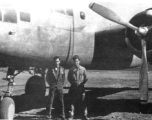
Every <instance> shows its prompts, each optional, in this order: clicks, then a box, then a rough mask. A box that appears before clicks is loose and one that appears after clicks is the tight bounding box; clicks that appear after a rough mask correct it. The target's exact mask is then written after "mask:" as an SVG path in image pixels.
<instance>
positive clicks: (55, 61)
mask: <svg viewBox="0 0 152 120" xmlns="http://www.w3.org/2000/svg"><path fill="white" fill-rule="evenodd" d="M53 61H54V65H55V66H56V67H59V65H60V57H59V56H55V57H54V58H53Z"/></svg>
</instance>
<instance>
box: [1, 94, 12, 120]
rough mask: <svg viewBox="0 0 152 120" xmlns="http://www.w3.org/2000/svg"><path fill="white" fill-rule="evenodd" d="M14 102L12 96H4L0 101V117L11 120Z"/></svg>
mask: <svg viewBox="0 0 152 120" xmlns="http://www.w3.org/2000/svg"><path fill="white" fill-rule="evenodd" d="M14 114H15V104H14V101H13V99H12V98H10V97H5V98H3V99H2V100H1V102H0V119H7V120H13V117H14Z"/></svg>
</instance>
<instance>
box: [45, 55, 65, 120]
mask: <svg viewBox="0 0 152 120" xmlns="http://www.w3.org/2000/svg"><path fill="white" fill-rule="evenodd" d="M53 61H54V65H53V66H52V67H50V68H48V69H47V70H46V74H45V78H46V81H47V82H48V84H49V86H50V89H49V105H48V106H49V107H48V106H47V108H48V111H49V116H48V118H50V119H51V118H52V114H51V112H52V106H53V101H54V95H55V93H56V94H57V97H58V99H59V104H58V110H57V111H58V115H59V117H60V118H61V120H65V112H64V100H63V86H64V81H65V70H64V68H63V67H61V66H60V58H59V57H58V56H55V57H54V58H53Z"/></svg>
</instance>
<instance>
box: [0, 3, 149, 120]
mask: <svg viewBox="0 0 152 120" xmlns="http://www.w3.org/2000/svg"><path fill="white" fill-rule="evenodd" d="M72 3H73V6H71V5H69V3H68V4H67V3H66V2H62V3H60V4H59V3H58V2H57V3H51V2H50V1H49V3H48V2H44V1H41V2H39V1H37V2H36V3H35V2H33V3H32V1H31V2H30V3H29V2H27V3H26V2H25V1H24V2H23V1H20V2H19V1H17V2H14V1H13V2H10V1H9V3H7V2H6V3H4V1H3V2H2V3H1V4H0V26H1V27H0V58H1V59H0V67H2V68H4V67H6V68H8V70H7V74H6V78H5V79H4V80H7V81H8V88H7V91H6V93H5V94H4V95H3V96H1V102H0V119H13V117H14V114H15V104H14V101H13V99H12V98H11V96H12V92H13V85H14V81H15V76H17V75H18V74H20V73H21V72H23V71H25V70H29V71H30V70H34V74H33V76H32V77H30V78H29V79H28V81H27V83H26V85H25V94H30V95H33V96H34V94H35V93H36V94H38V96H40V97H44V95H45V91H46V86H45V81H44V74H45V69H46V68H48V67H49V66H51V65H52V63H53V61H52V60H53V57H54V56H56V55H58V56H60V58H61V61H62V66H63V67H65V68H67V69H68V68H70V67H71V65H72V57H73V55H79V56H80V58H81V64H82V65H83V66H85V67H86V68H87V69H94V70H122V69H129V68H133V67H139V66H141V72H140V76H139V78H140V85H139V89H140V100H141V103H147V102H148V64H151V63H152V50H151V41H150V38H151V19H152V18H151V16H152V11H151V5H150V4H137V3H136V4H132V3H127V4H125V5H124V3H117V2H116V3H115V2H100V3H92V2H89V1H87V2H84V3H85V4H84V3H81V4H80V3H79V2H78V4H75V2H73V1H72V2H71V4H72ZM75 6H76V7H75ZM124 11H125V12H124ZM98 14H99V15H101V16H102V17H101V16H99V15H98ZM103 17H104V18H103ZM105 18H106V19H109V20H110V21H109V20H106V19H105ZM122 18H124V19H125V20H126V21H127V22H126V21H125V20H123V19H122ZM111 21H114V22H115V23H114V22H111ZM117 23H118V24H117ZM141 42H142V45H141ZM146 50H147V52H146ZM147 61H148V62H147ZM16 82H17V81H16Z"/></svg>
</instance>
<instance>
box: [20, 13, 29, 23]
mask: <svg viewBox="0 0 152 120" xmlns="http://www.w3.org/2000/svg"><path fill="white" fill-rule="evenodd" d="M20 20H21V21H24V22H30V21H31V16H30V13H28V12H20Z"/></svg>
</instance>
